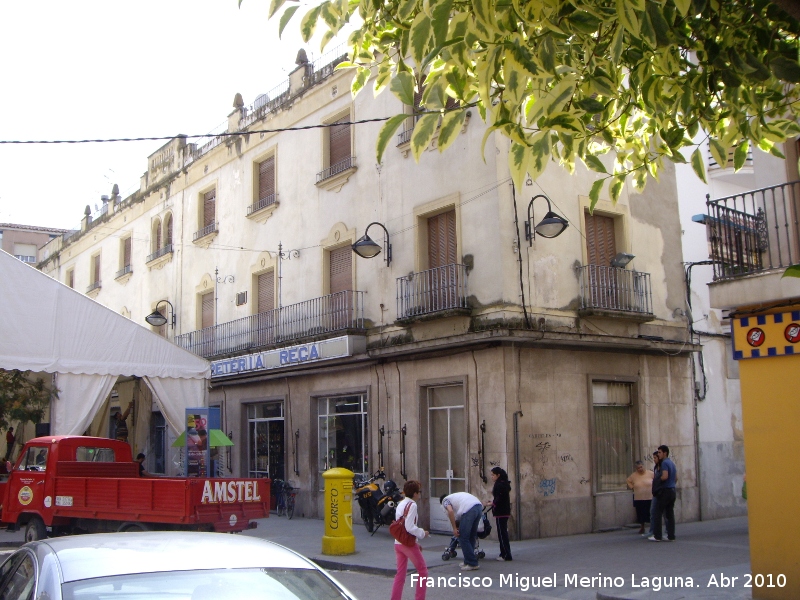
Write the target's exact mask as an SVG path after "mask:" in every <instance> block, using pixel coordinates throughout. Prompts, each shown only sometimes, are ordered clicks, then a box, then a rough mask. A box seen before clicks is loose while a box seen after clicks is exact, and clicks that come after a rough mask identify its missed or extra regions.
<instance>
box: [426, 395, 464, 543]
mask: <svg viewBox="0 0 800 600" xmlns="http://www.w3.org/2000/svg"><path fill="white" fill-rule="evenodd" d="M427 396H428V461H429V471H428V472H429V473H430V487H429V488H428V489H430V491H431V493H430V498H431V530H433V531H450V529H451V527H450V521H449V520H448V519H447V516H446V514H445V512H444V510H443V509H442V507H441V504H439V497H440V496H441V495H442V494H452V493H453V492H464V491H466V489H467V430H466V425H465V415H464V412H465V411H464V386H463V385H461V384H458V385H445V386H436V387H429V388H427Z"/></svg>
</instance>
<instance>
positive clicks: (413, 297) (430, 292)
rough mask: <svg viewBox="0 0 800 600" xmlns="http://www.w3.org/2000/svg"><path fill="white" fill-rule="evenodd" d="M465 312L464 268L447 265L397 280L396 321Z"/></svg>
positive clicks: (465, 285)
mask: <svg viewBox="0 0 800 600" xmlns="http://www.w3.org/2000/svg"><path fill="white" fill-rule="evenodd" d="M458 308H463V309H468V308H469V306H468V305H467V268H466V266H465V265H458V264H450V265H445V266H443V267H436V268H434V269H428V270H427V271H422V272H420V273H412V274H411V275H408V276H406V277H398V278H397V318H398V319H408V318H410V317H416V316H420V315H426V314H431V313H436V312H441V311H444V310H452V309H458Z"/></svg>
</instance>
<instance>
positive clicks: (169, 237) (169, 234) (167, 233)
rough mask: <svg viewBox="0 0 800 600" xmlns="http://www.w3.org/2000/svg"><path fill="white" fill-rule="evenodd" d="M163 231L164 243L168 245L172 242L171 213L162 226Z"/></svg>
mask: <svg viewBox="0 0 800 600" xmlns="http://www.w3.org/2000/svg"><path fill="white" fill-rule="evenodd" d="M164 233H165V236H164V237H165V239H164V245H165V246H169V245H171V244H172V215H170V216H169V217H168V220H167V224H166V226H165V227H164Z"/></svg>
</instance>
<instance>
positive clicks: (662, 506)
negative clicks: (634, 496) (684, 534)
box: [647, 445, 678, 542]
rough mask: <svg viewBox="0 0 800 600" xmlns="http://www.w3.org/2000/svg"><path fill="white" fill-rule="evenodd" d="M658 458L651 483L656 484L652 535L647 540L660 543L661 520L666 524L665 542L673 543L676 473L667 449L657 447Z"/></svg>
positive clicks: (665, 447)
mask: <svg viewBox="0 0 800 600" xmlns="http://www.w3.org/2000/svg"><path fill="white" fill-rule="evenodd" d="M658 458H659V460H660V462H659V465H658V470H657V471H656V472H655V477H654V478H653V483H654V485H655V483H658V488H657V489H656V491H655V496H656V498H657V500H656V516H655V520H656V522H655V524H654V526H653V535H652V536H650V537H649V538H647V539H649V540H650V541H651V542H660V541H661V540H662V539H663V538H662V519H665V520H666V522H667V540H668V541H670V542H674V541H675V496H676V494H675V484H676V481H677V477H678V471H677V469H676V468H675V463H673V462H672V460H671V459H670V458H669V447H668V446H663V445H662V446H659V447H658Z"/></svg>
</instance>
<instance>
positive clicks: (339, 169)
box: [317, 156, 356, 183]
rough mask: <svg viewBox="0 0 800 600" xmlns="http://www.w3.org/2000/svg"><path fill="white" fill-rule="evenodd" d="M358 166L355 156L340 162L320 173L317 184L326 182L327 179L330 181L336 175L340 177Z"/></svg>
mask: <svg viewBox="0 0 800 600" xmlns="http://www.w3.org/2000/svg"><path fill="white" fill-rule="evenodd" d="M355 166H356V157H355V156H348V157H347V158H345V159H344V160H340V161H339V162H338V163H336V164H335V165H331V166H330V167H328V168H327V169H325V170H324V171H320V172H319V173H317V183H320V182H321V181H325V180H326V179H330V178H331V177H333V176H334V175H338V174H339V173H343V172H345V171H347V169H350V168H351V167H355Z"/></svg>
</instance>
